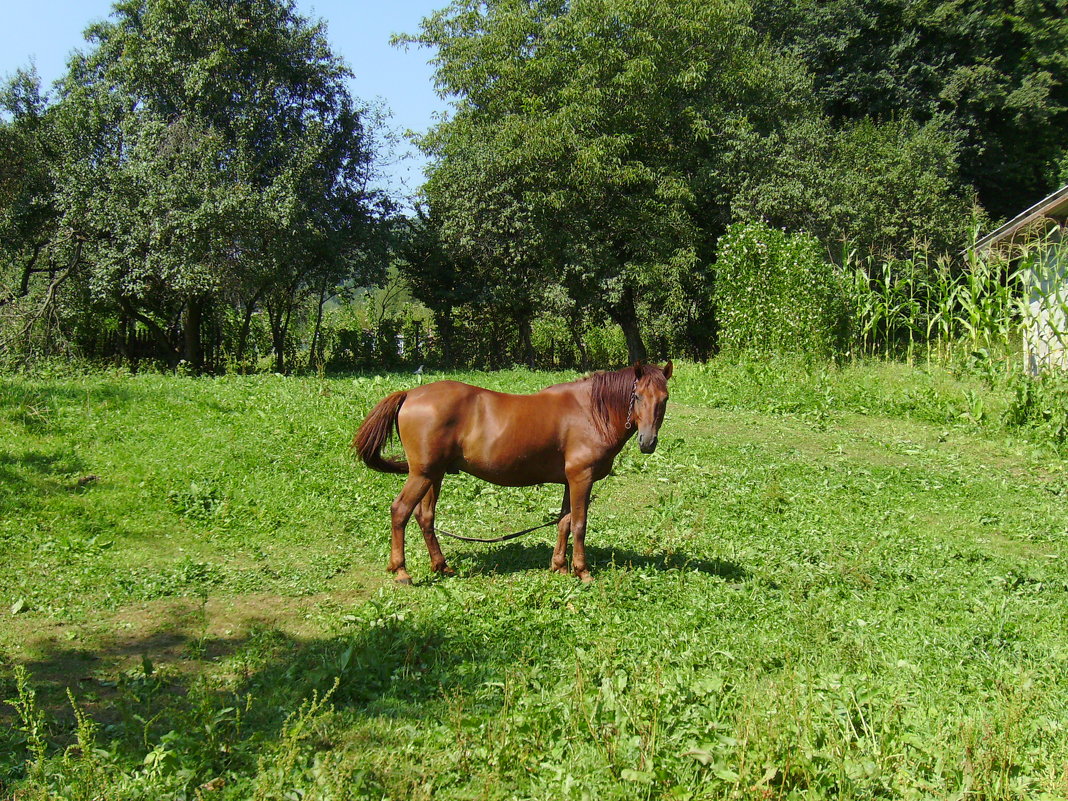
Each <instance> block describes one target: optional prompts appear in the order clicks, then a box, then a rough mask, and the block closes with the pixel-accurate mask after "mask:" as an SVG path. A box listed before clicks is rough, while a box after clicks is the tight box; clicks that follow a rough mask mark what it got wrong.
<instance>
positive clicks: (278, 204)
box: [26, 0, 389, 371]
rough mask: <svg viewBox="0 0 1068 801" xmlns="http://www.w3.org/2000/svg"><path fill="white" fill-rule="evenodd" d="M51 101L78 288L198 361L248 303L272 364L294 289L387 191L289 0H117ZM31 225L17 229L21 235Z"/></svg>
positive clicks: (313, 30) (61, 226) (336, 257)
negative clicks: (268, 339) (265, 327)
mask: <svg viewBox="0 0 1068 801" xmlns="http://www.w3.org/2000/svg"><path fill="white" fill-rule="evenodd" d="M87 39H88V40H89V42H90V43H91V48H90V49H89V50H88V51H87V52H86V53H83V54H78V55H76V56H75V57H74V59H73V60H72V62H71V66H70V71H69V73H68V75H67V76H66V77H65V79H64V80H63V82H62V84H61V86H60V90H59V101H58V103H57V104H56V106H55V107H54V108H52V109H49V114H51V115H52V116H54V118H55V123H54V131H55V133H54V137H55V139H56V141H57V142H58V143H59V144H58V146H57V152H58V153H59V154H60V155H59V158H58V159H57V160H56V161H55V163H54V164H52V165H51V167H50V170H49V172H48V176H49V179H50V180H51V182H52V196H51V204H52V207H54V209H55V212H54V214H55V218H56V223H55V225H54V228H55V230H56V231H57V232H58V233H55V234H54V235H53V239H56V238H57V237H58V238H59V239H63V238H64V237H66V239H67V240H71V241H76V242H78V243H79V244H84V251H80V252H82V253H83V257H82V258H83V261H84V262H85V269H84V273H85V275H84V279H85V286H86V288H87V290H88V296H89V299H90V302H91V303H93V304H96V305H97V306H98V307H100V309H101V310H105V311H107V312H108V313H110V314H114V315H117V316H118V317H119V318H120V319H122V320H132V321H136V322H137V323H139V324H141V325H142V326H144V327H145V328H146V329H147V330H148V331H150V332H151V333H152V334H153V336H154V337H155V338H156V340H157V342H158V344H159V347H160V349H161V350H162V352H164V353H166V354H167V357H168V359H169V361H171V362H172V363H175V362H176V361H177V360H178V359H179V358H184V359H186V360H187V361H188V362H189V363H190V364H191V365H192V366H193V367H194V368H197V369H199V368H200V367H201V365H202V363H203V359H204V354H203V349H202V343H203V341H204V334H205V331H206V329H212V328H214V329H215V330H216V331H218V329H219V328H220V326H221V324H222V317H223V316H224V315H225V314H226V313H227V310H228V307H233V308H236V309H238V310H240V313H242V314H243V316H244V320H243V324H242V326H241V333H240V335H239V342H238V347H237V350H238V352H239V354H240V353H241V352H242V351H243V348H244V340H245V338H246V336H247V330H248V324H249V320H250V317H251V314H252V312H253V310H254V309H255V308H256V307H257V306H262V307H265V308H266V310H267V313H268V317H269V320H270V325H271V332H272V341H273V348H274V352H275V367H276V369H277V370H279V371H283V370H286V369H288V366H289V365H288V363H287V361H286V347H287V341H288V337H289V331H290V323H291V320H292V318H293V315H294V313H295V310H296V309H297V307H298V306H299V305H300V304H301V303H303V301H304V299H305V296H307V295H314V296H316V297H318V298H319V299H320V301H321V300H322V298H323V296H324V295H323V293H324V292H325V291H327V290H326V287H329V286H333V285H335V284H336V283H338V282H340V281H341V280H342V279H344V278H346V277H348V276H349V274H350V273H352V272H353V270H356V269H358V270H360V271H363V272H365V273H366V274H365V275H361V276H359V277H360V278H361V279H364V278H366V277H368V275H370V276H371V277H373V275H374V273H375V271H376V270H377V271H380V270H381V269H382V268H383V263H382V262H381V261H379V262H375V261H373V260H370V259H367V258H363V257H362V256H361V255H359V252H360V251H363V253H366V252H368V250H369V247H368V243H369V242H370V240H371V239H373V232H374V230H375V228H376V226H377V225H378V223H379V221H380V219H381V218H382V217H383V216H385V215H387V214H388V213H389V207H388V203H387V202H386V201H385V198H384V197H383V196H382V195H381V194H380V193H378V192H375V191H373V190H372V189H371V188H370V184H369V181H370V177H371V172H372V159H373V157H374V155H375V142H374V135H373V131H372V130H370V129H369V128H368V122H369V121H371V118H370V115H369V114H368V111H367V109H365V108H361V107H359V106H357V105H356V103H354V101H353V99H352V98H351V96H350V94H349V91H348V88H347V85H346V81H347V80H348V78H349V77H351V75H350V73H349V71H348V69H347V68H346V67H345V65H344V64H343V63H342V61H341V60H340V59H339V58H338V57H337V56H335V55H334V54H333V53H332V52H331V51H330V48H329V46H328V44H327V40H326V34H325V28H324V25H323V23H322V22H319V23H314V24H313V23H311V22H309V21H308V20H307V19H305V18H304V17H301V16H300V15H299V14H297V13H296V11H295V6H294V4H293V2H292V0H235V2H229V3H216V2H211V1H210V0H192V2H185V0H181V1H179V0H124V1H123V2H120V3H118V4H116V6H115V10H114V13H113V16H112V18H111V19H110V20H108V21H105V22H102V23H99V24H96V25H94V26H92V27H91V28H90V29H89V30H88V31H87ZM26 241H29V240H26Z"/></svg>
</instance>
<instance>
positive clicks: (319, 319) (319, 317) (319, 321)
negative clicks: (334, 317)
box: [308, 286, 326, 370]
mask: <svg viewBox="0 0 1068 801" xmlns="http://www.w3.org/2000/svg"><path fill="white" fill-rule="evenodd" d="M324 303H326V287H325V286H324V287H323V288H322V289H321V290H319V308H318V309H317V310H316V312H315V328H314V329H312V338H311V348H309V349H308V369H309V370H314V369H315V367H316V362H321V361H322V359H321V358H320V355H319V354H318V353H317V352H316V348H317V347H318V345H319V331H320V329H321V328H322V325H323V304H324Z"/></svg>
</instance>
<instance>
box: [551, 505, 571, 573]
mask: <svg viewBox="0 0 1068 801" xmlns="http://www.w3.org/2000/svg"><path fill="white" fill-rule="evenodd" d="M570 533H571V488H570V487H568V486H567V485H566V484H565V485H564V501H563V503H562V504H560V522H559V523H557V525H556V547H555V548H554V549H553V562H552V570H553V572H555V573H565V574H566V573H567V539H568V535H569V534H570Z"/></svg>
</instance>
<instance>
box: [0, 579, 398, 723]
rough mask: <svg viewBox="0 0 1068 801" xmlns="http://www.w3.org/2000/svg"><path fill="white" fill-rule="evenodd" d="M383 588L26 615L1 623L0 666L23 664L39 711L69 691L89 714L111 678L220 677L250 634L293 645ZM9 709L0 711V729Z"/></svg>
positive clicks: (371, 584) (364, 585)
mask: <svg viewBox="0 0 1068 801" xmlns="http://www.w3.org/2000/svg"><path fill="white" fill-rule="evenodd" d="M387 583H388V581H387V580H386V579H385V578H383V579H372V580H370V581H361V582H360V583H359V584H354V585H353V586H350V587H347V588H339V589H336V590H334V591H331V592H329V593H319V594H315V595H308V596H302V597H298V598H293V597H286V596H281V595H271V594H266V593H250V594H245V595H235V596H208V597H182V598H166V599H160V600H155V601H148V602H144V603H138V604H133V605H130V606H127V607H124V608H122V609H119V610H117V611H116V612H114V613H111V614H108V615H107V616H106V617H103V618H101V619H99V620H97V621H93V622H85V623H65V622H53V621H41V620H40V619H34V617H33V616H32V615H27V616H25V617H23V618H19V619H16V620H12V621H9V623H8V624H7V626H6V628H7V631H6V632H5V636H4V646H5V647H4V651H5V652H6V653H5V655H4V657H5V658H4V660H3V661H5V662H7V663H8V664H10V665H14V664H21V665H23V666H25V667H26V669H27V670H28V671H29V672H30V674H31V675H32V676H33V679H34V683H35V685H37V687H38V689H39V691H40V692H41V693H42V696H43V698H42V700H43V701H44V703H45V705H46V706H49V707H52V708H53V711H54V712H57V713H59V714H61V716H62V714H63V713H62V707H63V706H64V705H65V704H66V689H67V688H68V687H69V688H70V689H71V690H72V691H73V692H74V694H75V695H76V696H77V697H79V699H86V708H87V709H88V710H89V711H93V710H94V709H103V708H105V707H106V706H107V704H106V701H107V700H108V699H109V698H110V697H111V696H113V695H114V693H115V689H114V688H115V678H116V677H117V676H119V675H120V674H122V673H123V672H125V671H130V670H144V669H145V668H146V665H150V666H151V668H150V669H151V670H152V671H154V672H156V673H158V674H160V675H164V676H167V677H169V678H171V679H180V678H189V677H191V676H193V675H195V674H199V673H205V672H211V673H212V674H213V675H216V676H225V674H226V672H227V666H226V659H227V657H229V656H231V655H233V654H235V653H237V652H238V651H239V650H240V649H241V648H242V647H243V646H244V645H245V644H246V643H247V642H248V641H249V637H250V635H251V634H252V633H253V632H254V631H256V630H261V631H271V632H275V633H278V634H281V635H283V636H284V637H285V638H286V639H287V640H289V641H291V642H296V643H301V642H307V641H309V640H312V639H314V638H317V637H323V636H327V635H329V634H330V633H331V632H332V631H335V630H336V627H337V625H338V622H339V621H340V617H341V615H342V614H344V613H345V610H348V609H351V608H352V607H353V606H356V605H358V604H360V603H362V602H363V601H365V600H366V599H367V598H368V597H370V596H371V595H372V594H373V593H374V592H375V591H376V590H377V589H378V587H379V586H382V585H385V584H387ZM183 684H184V682H177V683H175V684H174V686H175V687H180V686H182V685H183ZM11 711H12V710H11V709H10V708H0V725H5V720H4V719H5V717H6V716H7V715H6V714H5V713H10V712H11Z"/></svg>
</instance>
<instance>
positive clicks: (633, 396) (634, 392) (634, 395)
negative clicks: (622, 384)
mask: <svg viewBox="0 0 1068 801" xmlns="http://www.w3.org/2000/svg"><path fill="white" fill-rule="evenodd" d="M636 400H638V379H637V378H635V379H634V384H633V385H632V386H631V388H630V406H628V407H627V422H626V425H624V426H623V428H625V429H627V430H628V431H629V430H630V427H631V426H632V425H634V424H633V423H632V422H631V421H630V418H631V417H632V416H633V415H634V401H636Z"/></svg>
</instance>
